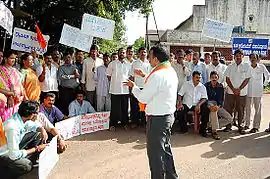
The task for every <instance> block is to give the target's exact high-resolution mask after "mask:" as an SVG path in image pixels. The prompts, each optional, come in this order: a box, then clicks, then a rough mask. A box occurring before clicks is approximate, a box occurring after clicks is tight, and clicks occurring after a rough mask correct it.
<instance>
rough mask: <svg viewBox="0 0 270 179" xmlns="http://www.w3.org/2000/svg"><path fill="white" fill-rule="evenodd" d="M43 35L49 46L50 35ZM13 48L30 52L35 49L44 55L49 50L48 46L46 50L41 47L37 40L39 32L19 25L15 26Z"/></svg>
mask: <svg viewBox="0 0 270 179" xmlns="http://www.w3.org/2000/svg"><path fill="white" fill-rule="evenodd" d="M43 37H44V39H45V40H46V42H47V46H48V41H49V39H50V36H48V35H43ZM11 49H13V50H18V51H23V52H29V53H30V52H32V51H34V50H35V51H36V52H37V54H39V55H42V54H44V53H45V52H46V51H47V47H46V48H45V49H44V50H42V48H41V47H40V45H39V43H38V40H37V34H36V33H35V32H32V31H28V30H24V29H21V28H17V27H15V28H14V32H13V38H12V43H11Z"/></svg>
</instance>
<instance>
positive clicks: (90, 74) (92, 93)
mask: <svg viewBox="0 0 270 179" xmlns="http://www.w3.org/2000/svg"><path fill="white" fill-rule="evenodd" d="M97 55H98V46H97V45H92V47H91V48H90V57H89V58H87V59H85V60H84V62H83V72H82V79H81V83H82V89H83V90H85V91H86V99H87V100H88V101H89V102H90V103H91V104H92V106H93V107H94V108H95V106H96V82H95V78H94V75H95V72H96V69H97V67H100V66H101V65H103V60H102V59H100V58H98V57H97Z"/></svg>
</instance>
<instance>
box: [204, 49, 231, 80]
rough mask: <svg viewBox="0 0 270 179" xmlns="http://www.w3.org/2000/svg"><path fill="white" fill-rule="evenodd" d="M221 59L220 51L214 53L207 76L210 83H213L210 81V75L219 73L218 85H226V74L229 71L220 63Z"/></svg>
mask: <svg viewBox="0 0 270 179" xmlns="http://www.w3.org/2000/svg"><path fill="white" fill-rule="evenodd" d="M220 57H221V54H220V52H218V51H215V52H213V53H212V63H211V64H209V65H208V66H207V68H206V70H207V75H208V81H211V79H210V74H211V72H212V71H216V72H217V73H218V77H219V78H218V83H221V84H223V85H224V83H225V78H224V73H225V71H226V69H227V66H226V65H224V64H221V63H220Z"/></svg>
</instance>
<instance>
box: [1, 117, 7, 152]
mask: <svg viewBox="0 0 270 179" xmlns="http://www.w3.org/2000/svg"><path fill="white" fill-rule="evenodd" d="M6 144H7V141H6V136H5V131H4V126H3V123H2V119H1V118H0V151H1V148H2V147H4V146H5V145H6Z"/></svg>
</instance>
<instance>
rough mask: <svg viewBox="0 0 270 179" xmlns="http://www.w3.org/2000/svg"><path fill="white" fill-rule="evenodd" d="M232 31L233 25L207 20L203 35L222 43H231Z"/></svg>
mask: <svg viewBox="0 0 270 179" xmlns="http://www.w3.org/2000/svg"><path fill="white" fill-rule="evenodd" d="M232 31H233V25H231V24H228V23H224V22H220V21H216V20H212V19H207V18H206V19H205V22H204V26H203V31H202V34H203V35H204V36H205V37H209V38H212V39H216V40H219V41H222V42H230V40H231V36H232Z"/></svg>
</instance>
